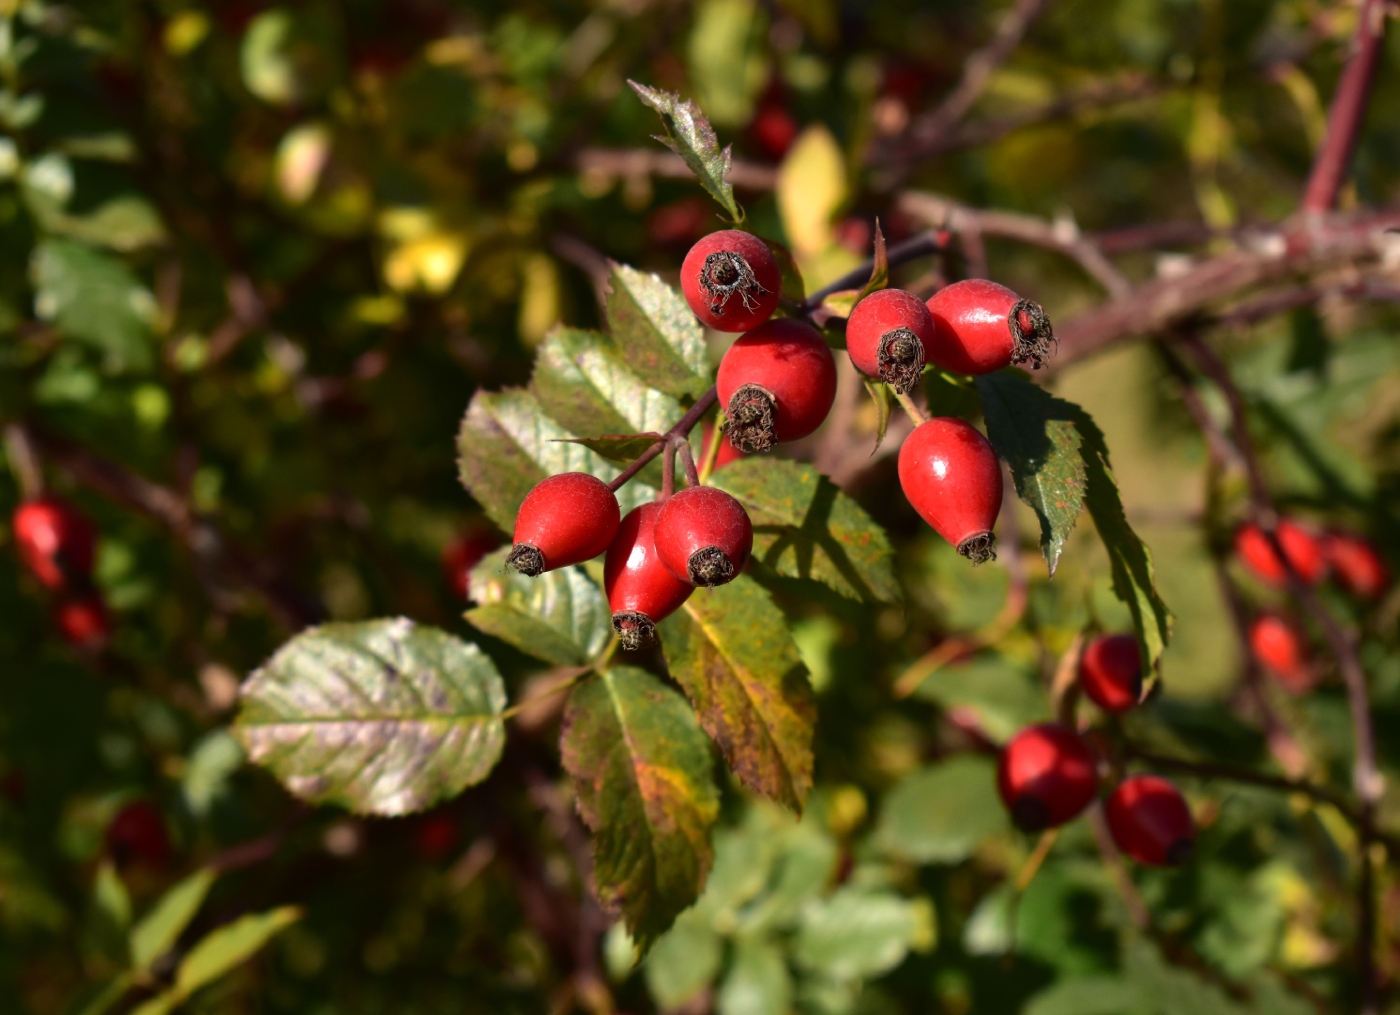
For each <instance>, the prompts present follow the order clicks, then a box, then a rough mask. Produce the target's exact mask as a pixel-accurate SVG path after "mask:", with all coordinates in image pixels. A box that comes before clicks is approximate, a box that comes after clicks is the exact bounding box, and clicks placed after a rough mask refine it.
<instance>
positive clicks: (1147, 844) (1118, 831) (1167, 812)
mask: <svg viewBox="0 0 1400 1015" xmlns="http://www.w3.org/2000/svg"><path fill="white" fill-rule="evenodd" d="M1104 811H1105V814H1106V816H1107V818H1108V829H1109V831H1110V832H1112V833H1113V841H1114V842H1116V843H1117V844H1118V848H1119V849H1121V850H1122V851H1123V852H1124V853H1126V854H1127V855H1128V856H1130V857H1132V858H1133V859H1134V860H1136V861H1137V862H1138V863H1145V864H1147V865H1149V866H1151V867H1172V866H1175V865H1177V864H1180V863H1185V862H1186V861H1187V860H1189V859H1191V852H1192V850H1193V849H1194V848H1195V843H1196V826H1195V823H1194V822H1193V821H1192V820H1191V808H1190V807H1188V806H1187V805H1186V799H1185V798H1184V797H1183V796H1182V795H1181V792H1180V790H1178V789H1177V788H1176V787H1175V786H1173V785H1172V784H1171V783H1169V782H1168V781H1167V780H1166V779H1162V778H1159V777H1158V776H1155V775H1135V776H1132V777H1131V778H1128V779H1124V780H1123V781H1122V782H1121V783H1119V784H1118V788H1117V789H1115V790H1114V791H1113V795H1112V796H1110V797H1109V798H1108V803H1107V804H1106V805H1105V806H1104Z"/></svg>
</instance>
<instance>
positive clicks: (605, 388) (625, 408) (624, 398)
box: [530, 328, 684, 434]
mask: <svg viewBox="0 0 1400 1015" xmlns="http://www.w3.org/2000/svg"><path fill="white" fill-rule="evenodd" d="M530 390H531V391H533V392H534V395H535V397H536V398H537V399H539V402H540V405H542V406H543V407H544V410H545V411H546V412H547V413H549V415H550V416H551V417H552V418H553V419H556V420H558V421H559V422H560V423H561V424H563V425H564V426H565V427H566V428H568V429H569V430H572V431H573V432H574V433H575V434H594V433H643V432H648V431H652V432H656V433H662V432H664V431H666V430H669V429H670V428H671V427H672V426H673V425H674V424H675V422H676V420H678V419H680V418H681V416H682V415H683V413H684V410H682V409H681V407H680V403H679V402H677V401H676V400H675V399H674V398H672V397H671V396H670V395H667V394H665V393H664V392H661V391H657V390H656V389H655V388H653V387H651V386H650V385H648V384H645V383H644V382H643V381H642V379H641V378H640V377H638V376H637V375H636V374H634V373H633V372H632V370H631V369H630V367H629V364H628V363H627V362H624V360H623V356H622V351H621V350H620V349H619V348H618V347H617V346H616V345H614V344H613V341H612V339H610V338H608V336H607V335H603V334H600V333H598V332H596V331H582V330H579V329H575V328H556V329H554V331H552V332H550V334H549V337H548V338H546V339H545V341H544V344H543V345H541V346H540V350H539V354H538V356H537V357H536V359H535V374H534V377H533V378H531V380H530Z"/></svg>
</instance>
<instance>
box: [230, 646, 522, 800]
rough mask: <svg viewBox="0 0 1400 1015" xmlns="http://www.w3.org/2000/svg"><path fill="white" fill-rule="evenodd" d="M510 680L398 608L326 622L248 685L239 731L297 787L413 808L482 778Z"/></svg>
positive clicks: (500, 735)
mask: <svg viewBox="0 0 1400 1015" xmlns="http://www.w3.org/2000/svg"><path fill="white" fill-rule="evenodd" d="M505 701H506V693H505V686H504V685H503V684H502V682H501V675H500V674H499V673H498V672H497V671H496V667H495V664H494V663H492V662H491V660H490V659H489V658H488V657H487V656H486V655H485V654H484V653H483V652H482V651H481V650H480V649H479V648H477V647H476V646H475V645H468V644H466V643H465V642H463V641H461V640H460V639H458V638H456V637H454V636H453V635H450V634H448V633H446V632H445V631H439V630H437V629H435V628H431V627H419V626H417V625H415V624H414V623H413V622H412V621H411V620H407V619H404V618H398V619H385V620H370V621H363V622H360V623H353V624H326V625H323V626H322V627H316V628H312V629H310V630H308V631H305V632H303V633H302V634H299V635H297V637H295V638H293V639H292V640H291V641H289V642H288V643H287V644H285V645H283V646H282V647H281V648H280V649H278V650H277V652H276V653H275V654H274V655H273V656H272V658H271V659H269V660H268V661H267V662H266V663H265V664H264V665H263V666H262V667H261V668H260V669H258V670H257V671H256V672H254V673H253V674H252V675H251V676H250V677H249V678H248V680H247V681H246V682H245V683H244V685H243V689H242V708H241V710H240V712H239V715H238V720H237V723H236V724H235V726H234V732H235V734H236V735H237V736H238V738H239V740H240V741H241V742H242V744H243V746H244V748H245V749H246V750H247V751H248V757H249V760H250V761H252V762H253V763H254V764H258V765H262V766H263V767H265V768H267V769H269V770H270V771H271V772H272V773H273V774H274V775H275V776H277V778H278V779H279V780H280V781H281V782H282V784H283V785H284V786H286V787H287V789H288V790H289V791H290V792H291V793H292V794H293V795H295V796H298V797H301V798H302V799H304V800H309V801H312V802H314V803H334V804H339V805H341V806H343V807H348V808H350V809H351V810H353V811H356V812H357V813H361V814H384V815H395V814H408V813H410V812H413V811H419V810H422V809H424V808H425V807H429V806H431V805H433V804H435V803H438V802H440V801H442V800H446V799H448V798H450V797H453V796H456V795H457V794H458V793H460V792H461V791H462V790H464V789H465V788H466V787H468V786H470V785H472V784H473V783H476V782H480V781H481V780H482V779H484V778H486V775H487V773H489V772H490V771H491V769H492V767H493V766H494V765H495V764H496V762H497V760H499V758H500V756H501V749H502V747H503V746H504V744H505V725H504V723H503V722H502V721H501V712H502V710H503V709H504V708H505Z"/></svg>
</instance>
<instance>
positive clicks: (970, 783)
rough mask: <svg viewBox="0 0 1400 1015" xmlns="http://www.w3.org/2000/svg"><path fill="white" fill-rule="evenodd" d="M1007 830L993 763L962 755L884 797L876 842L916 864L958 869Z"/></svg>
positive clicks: (914, 776)
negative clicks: (986, 841)
mask: <svg viewBox="0 0 1400 1015" xmlns="http://www.w3.org/2000/svg"><path fill="white" fill-rule="evenodd" d="M1007 827H1008V825H1007V821H1006V811H1005V810H1004V809H1003V808H1002V806H1001V802H1000V801H999V800H998V799H997V792H996V765H995V763H994V762H992V761H991V760H989V759H987V758H983V757H978V756H972V755H963V756H959V757H954V758H951V759H950V760H948V761H944V762H941V763H940V764H937V765H930V766H928V767H927V768H921V769H918V770H917V771H914V772H911V773H910V774H909V775H906V776H905V777H904V778H903V779H901V780H900V781H899V782H898V783H897V784H896V785H895V787H894V788H893V789H892V790H890V792H889V793H888V795H886V797H885V800H884V804H883V805H882V807H881V810H880V824H879V826H878V828H877V829H876V832H875V839H876V842H878V843H879V844H880V847H881V848H882V849H886V850H889V851H890V852H892V853H895V854H897V855H899V856H901V857H904V858H906V859H909V860H914V861H916V862H918V863H961V862H962V861H963V860H966V859H967V858H968V857H969V856H971V855H972V852H973V850H975V849H976V848H977V846H978V845H979V844H980V843H981V842H982V840H983V839H986V838H987V837H988V836H991V835H995V834H997V833H998V832H1001V831H1004V830H1005V829H1006V828H1007Z"/></svg>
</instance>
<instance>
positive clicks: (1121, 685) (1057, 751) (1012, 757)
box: [997, 634, 1196, 867]
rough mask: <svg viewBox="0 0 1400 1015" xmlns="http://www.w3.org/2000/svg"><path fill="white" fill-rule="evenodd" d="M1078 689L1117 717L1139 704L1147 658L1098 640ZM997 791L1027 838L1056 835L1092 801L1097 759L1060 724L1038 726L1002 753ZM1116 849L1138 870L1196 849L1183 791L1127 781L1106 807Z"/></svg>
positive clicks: (1123, 641) (1146, 780) (1126, 643)
mask: <svg viewBox="0 0 1400 1015" xmlns="http://www.w3.org/2000/svg"><path fill="white" fill-rule="evenodd" d="M1079 686H1080V688H1081V689H1082V690H1083V691H1084V693H1085V694H1086V695H1087V696H1088V697H1089V699H1090V700H1091V701H1093V702H1094V704H1096V705H1098V706H1099V707H1100V708H1101V709H1103V710H1104V711H1105V712H1108V713H1110V714H1118V713H1121V712H1126V711H1127V710H1128V709H1130V708H1133V707H1135V706H1136V705H1137V704H1138V703H1139V701H1140V700H1141V699H1142V686H1143V680H1142V657H1141V655H1140V653H1139V651H1138V644H1137V639H1136V638H1134V637H1133V636H1131V635H1122V634H1114V635H1101V636H1100V637H1098V638H1095V639H1094V640H1093V641H1091V642H1090V643H1089V645H1088V646H1087V647H1086V648H1085V649H1084V654H1083V655H1082V656H1081V657H1080V660H1079ZM997 789H998V791H999V792H1000V794H1001V799H1002V803H1004V804H1005V805H1006V808H1007V810H1008V811H1010V812H1011V818H1012V820H1013V821H1014V822H1015V823H1016V825H1017V826H1018V827H1019V828H1021V829H1022V830H1024V831H1027V832H1039V831H1043V830H1045V829H1048V828H1058V827H1059V826H1060V825H1063V824H1066V823H1067V822H1069V821H1072V820H1074V819H1075V818H1076V817H1078V816H1079V815H1080V813H1081V812H1083V811H1084V809H1085V808H1086V807H1088V806H1089V805H1090V804H1091V803H1093V802H1094V799H1095V797H1096V796H1097V795H1098V789H1099V755H1098V752H1096V751H1095V749H1094V747H1093V746H1092V745H1091V744H1090V743H1089V741H1088V740H1087V739H1086V738H1085V737H1083V736H1081V735H1080V734H1079V733H1078V732H1077V731H1076V730H1075V729H1073V728H1071V727H1070V726H1067V725H1065V724H1063V723H1054V722H1047V723H1038V724H1036V725H1034V726H1028V727H1026V728H1025V729H1023V730H1021V731H1020V732H1019V733H1017V734H1016V735H1015V736H1014V737H1012V738H1011V740H1010V741H1009V742H1008V743H1007V745H1006V747H1005V748H1003V750H1002V752H1001V759H1000V763H999V765H998V767H997ZM1104 814H1105V816H1106V817H1107V819H1108V828H1109V832H1110V833H1111V834H1112V836H1113V841H1114V842H1115V843H1117V844H1118V848H1119V849H1120V850H1122V851H1123V852H1124V853H1125V854H1127V855H1128V856H1130V857H1132V858H1133V859H1134V860H1136V861H1137V862H1138V863H1143V864H1148V865H1149V866H1153V867H1165V866H1172V865H1175V864H1179V863H1184V862H1185V861H1186V860H1187V859H1189V858H1190V856H1191V852H1192V849H1193V847H1194V844H1195V839H1196V832H1195V825H1194V823H1193V822H1192V820H1191V809H1190V808H1189V807H1188V806H1187V804H1186V799H1185V798H1184V797H1183V796H1182V795H1181V792H1180V791H1179V790H1178V789H1177V788H1176V787H1175V786H1173V785H1172V784H1171V783H1170V782H1168V781H1167V780H1166V779H1163V778H1161V777H1159V776H1155V775H1134V776H1129V777H1128V778H1126V779H1123V780H1122V781H1120V782H1119V783H1118V785H1117V786H1116V787H1115V788H1114V790H1113V792H1112V793H1111V794H1109V797H1108V800H1107V802H1106V803H1105V804H1104Z"/></svg>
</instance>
